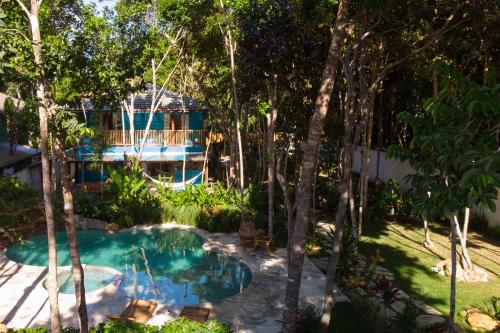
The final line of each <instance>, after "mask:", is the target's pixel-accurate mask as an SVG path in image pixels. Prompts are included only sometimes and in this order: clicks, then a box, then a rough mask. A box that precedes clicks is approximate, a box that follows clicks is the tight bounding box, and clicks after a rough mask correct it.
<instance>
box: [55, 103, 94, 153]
mask: <svg viewBox="0 0 500 333" xmlns="http://www.w3.org/2000/svg"><path fill="white" fill-rule="evenodd" d="M52 125H53V126H52V130H53V133H54V135H57V136H59V137H61V138H63V140H64V144H65V146H66V147H74V146H76V145H77V144H78V143H79V142H80V140H81V139H83V138H85V137H89V138H90V137H93V136H94V130H93V129H92V128H88V127H87V126H86V124H85V123H80V122H79V121H78V118H77V117H76V113H74V112H72V111H68V110H66V109H58V110H57V111H56V113H55V116H54V119H53V124H52Z"/></svg>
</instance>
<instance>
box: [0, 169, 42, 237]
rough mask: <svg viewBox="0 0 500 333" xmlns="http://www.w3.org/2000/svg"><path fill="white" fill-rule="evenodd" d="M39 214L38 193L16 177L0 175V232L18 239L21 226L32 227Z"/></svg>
mask: <svg viewBox="0 0 500 333" xmlns="http://www.w3.org/2000/svg"><path fill="white" fill-rule="evenodd" d="M39 213H40V214H41V205H40V198H39V197H38V193H37V192H36V191H35V190H33V189H31V188H30V187H29V186H28V185H26V184H24V183H21V182H19V181H18V180H17V178H16V177H7V176H0V232H1V233H3V232H5V233H7V234H8V235H9V236H10V238H11V240H18V239H19V238H20V237H21V236H22V234H21V233H20V232H19V231H18V230H19V228H20V227H21V228H22V227H33V226H34V224H35V223H36V222H37V221H36V218H37V216H38V215H39Z"/></svg>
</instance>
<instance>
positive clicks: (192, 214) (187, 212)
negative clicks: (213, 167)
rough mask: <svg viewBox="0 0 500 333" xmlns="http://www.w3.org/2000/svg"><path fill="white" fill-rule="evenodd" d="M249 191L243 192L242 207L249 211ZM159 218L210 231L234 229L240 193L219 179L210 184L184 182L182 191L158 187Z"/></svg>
mask: <svg viewBox="0 0 500 333" xmlns="http://www.w3.org/2000/svg"><path fill="white" fill-rule="evenodd" d="M249 192H250V190H247V191H246V192H245V195H244V200H245V207H246V208H245V209H246V211H249V209H248V206H249ZM158 193H159V194H158V198H159V200H160V201H161V202H162V211H163V213H162V220H163V221H164V222H169V221H171V220H172V219H173V220H175V222H176V223H180V224H186V225H191V226H196V227H199V228H202V229H205V230H207V231H210V232H215V231H218V232H222V231H235V230H237V229H238V227H239V217H240V214H241V209H240V200H241V199H240V194H239V192H238V191H237V190H236V189H234V188H225V187H224V186H223V185H221V184H220V183H216V184H213V185H212V186H211V187H205V186H204V185H197V186H192V185H188V186H186V189H185V190H184V191H174V190H171V189H169V188H160V189H159V192H158Z"/></svg>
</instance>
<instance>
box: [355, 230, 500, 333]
mask: <svg viewBox="0 0 500 333" xmlns="http://www.w3.org/2000/svg"><path fill="white" fill-rule="evenodd" d="M448 230H449V228H446V227H444V226H440V225H434V224H433V225H431V231H432V234H431V239H432V241H433V242H434V248H432V249H431V250H428V249H426V248H424V247H423V246H422V240H423V227H422V225H421V224H419V223H416V222H413V223H410V222H408V223H399V222H398V223H395V222H390V221H387V222H377V223H373V224H369V225H366V226H365V228H364V230H363V234H364V236H363V237H362V240H361V243H360V251H361V252H362V253H363V254H365V255H367V256H369V255H374V254H375V253H376V250H378V251H380V257H381V262H380V265H381V266H383V267H385V268H387V269H389V270H391V271H392V272H393V273H394V275H395V278H396V281H397V284H398V286H399V287H400V288H401V289H402V290H404V291H405V292H407V293H408V294H410V295H412V296H414V297H416V298H417V299H419V300H422V301H423V302H425V303H427V304H428V305H430V306H432V307H434V308H435V309H437V310H438V311H440V312H441V313H443V314H444V315H446V314H447V313H448V310H449V291H450V279H449V278H448V277H444V276H439V275H437V274H436V273H434V272H432V271H431V269H430V268H431V267H432V266H433V265H434V264H436V263H437V262H439V261H441V260H443V259H446V258H450V241H449V238H448V232H449V231H448ZM467 244H468V250H469V253H470V256H471V259H472V262H473V264H475V265H477V266H480V267H482V268H484V269H486V270H487V271H488V272H489V275H490V281H489V282H488V283H466V282H457V297H456V305H457V312H456V316H457V319H456V322H457V324H458V325H460V326H462V327H463V328H465V329H467V330H470V327H469V326H468V325H467V324H466V323H465V321H464V319H463V318H462V317H460V316H459V313H460V311H462V310H464V309H466V308H468V307H470V306H471V305H473V304H479V303H481V302H482V301H484V300H486V299H489V298H491V297H492V296H500V243H499V242H498V241H496V240H494V239H490V238H488V237H487V236H486V235H483V234H479V233H476V232H470V233H469V240H468V243H467ZM457 247H458V250H459V252H460V247H459V246H458V245H457Z"/></svg>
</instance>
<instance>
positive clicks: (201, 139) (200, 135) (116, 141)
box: [96, 130, 208, 146]
mask: <svg viewBox="0 0 500 333" xmlns="http://www.w3.org/2000/svg"><path fill="white" fill-rule="evenodd" d="M145 134H146V131H144V130H136V131H135V132H134V141H135V144H136V145H139V144H140V143H141V142H142V139H143V138H144V136H145ZM207 134H208V131H206V130H163V131H158V130H151V131H149V133H148V138H147V140H146V144H148V145H158V146H202V145H205V143H206V142H205V141H206V139H207ZM96 138H98V139H100V140H102V141H103V142H104V143H106V144H107V145H110V146H122V145H125V146H127V145H130V144H131V137H130V132H129V131H128V130H126V131H122V130H105V131H99V132H97V133H96Z"/></svg>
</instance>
